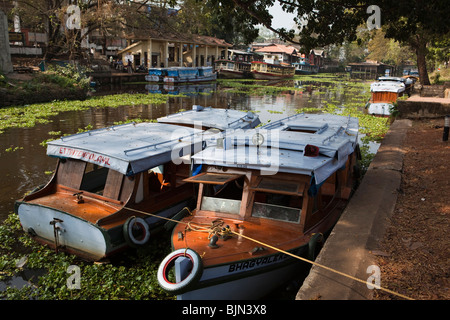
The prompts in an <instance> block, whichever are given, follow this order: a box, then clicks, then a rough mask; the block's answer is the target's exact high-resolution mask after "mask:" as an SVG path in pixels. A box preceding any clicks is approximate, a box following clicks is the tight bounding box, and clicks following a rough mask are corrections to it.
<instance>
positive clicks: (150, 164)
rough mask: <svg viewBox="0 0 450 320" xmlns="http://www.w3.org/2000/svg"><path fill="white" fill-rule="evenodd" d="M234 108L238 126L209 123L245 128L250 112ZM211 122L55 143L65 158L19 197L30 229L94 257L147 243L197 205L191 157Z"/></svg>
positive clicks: (127, 128)
mask: <svg viewBox="0 0 450 320" xmlns="http://www.w3.org/2000/svg"><path fill="white" fill-rule="evenodd" d="M197 113H198V114H199V113H200V111H199V112H197ZM229 113H230V114H233V115H234V117H231V118H230V119H232V121H233V122H235V123H236V126H233V124H231V125H230V126H226V125H223V126H222V122H221V125H220V126H216V125H214V123H213V122H211V121H210V122H208V125H211V126H212V127H215V128H216V127H220V128H223V127H224V128H226V129H231V128H240V125H241V122H240V121H238V120H236V119H237V118H238V117H237V114H239V115H240V117H241V118H245V117H246V116H247V114H246V113H245V112H240V111H235V110H230V111H229ZM256 118H258V117H257V116H255V119H254V120H256ZM221 120H223V119H221ZM235 120H236V121H235ZM205 129H208V128H207V125H200V128H195V127H193V126H190V127H189V126H180V125H173V124H166V123H150V122H144V123H130V124H124V125H118V126H113V127H108V128H102V129H97V130H91V131H88V132H83V133H78V134H75V135H71V136H66V137H62V138H60V139H57V140H54V141H50V142H48V146H47V155H48V156H50V157H55V158H57V164H56V170H55V173H54V175H53V176H52V178H51V179H50V181H49V182H48V183H47V184H46V185H45V186H43V187H41V188H37V189H36V190H34V191H33V192H31V193H30V194H28V195H26V196H25V197H24V198H23V199H20V200H18V201H16V205H15V211H16V213H17V214H18V215H19V218H20V222H21V225H22V227H23V229H24V231H25V232H27V233H28V234H30V235H31V236H32V237H33V238H34V239H35V240H37V241H39V242H41V243H44V244H47V245H49V246H51V247H53V248H55V249H56V250H60V251H65V252H68V253H72V254H76V255H78V256H80V257H82V258H84V259H87V260H94V261H96V260H101V259H102V258H105V257H108V256H111V255H113V254H115V253H117V252H119V251H122V250H125V249H127V248H130V247H138V246H142V245H144V244H146V243H147V242H148V241H149V240H150V238H151V233H153V232H154V231H156V230H158V229H161V228H163V227H165V228H169V227H168V225H167V224H165V223H166V221H165V220H164V219H163V218H171V219H178V218H177V217H180V216H182V215H183V214H185V213H186V212H187V211H186V210H183V208H185V207H189V206H190V205H191V204H192V200H193V196H194V193H193V189H192V186H191V185H190V184H189V183H186V182H185V181H183V179H184V178H187V177H189V176H190V174H191V173H190V160H189V159H188V158H189V156H191V155H192V154H194V153H196V152H199V151H201V150H202V149H203V148H204V147H205V144H206V140H207V138H208V137H210V136H211V133H210V132H208V131H206V130H205ZM213 134H216V132H213ZM160 217H162V218H160Z"/></svg>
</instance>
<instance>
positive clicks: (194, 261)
mask: <svg viewBox="0 0 450 320" xmlns="http://www.w3.org/2000/svg"><path fill="white" fill-rule="evenodd" d="M357 136H358V119H356V118H351V117H343V116H334V115H306V114H301V115H296V116H293V117H289V118H286V119H283V120H280V121H276V122H274V123H270V124H269V125H267V126H263V127H261V128H259V129H250V130H245V131H243V130H240V131H239V132H238V131H236V132H233V131H231V132H227V133H226V134H225V135H224V137H223V141H222V142H221V143H219V141H218V142H217V145H216V146H209V147H207V148H205V149H204V150H202V151H201V152H199V153H197V154H195V155H194V156H193V157H192V161H193V172H199V174H196V175H193V176H192V177H189V178H186V179H185V180H184V181H186V182H191V183H195V184H198V196H197V207H196V209H195V210H194V211H193V212H192V215H189V216H187V217H184V218H183V219H182V220H181V221H180V223H179V224H178V225H177V226H176V227H175V228H174V230H173V233H172V246H173V252H172V253H170V254H169V255H168V256H167V257H166V258H165V259H164V260H163V261H162V262H161V264H160V267H159V269H158V282H159V284H160V285H161V287H162V288H163V289H164V290H166V291H168V292H171V293H173V294H177V298H178V299H259V298H261V297H263V296H264V294H267V293H268V292H270V291H271V290H273V288H275V287H277V286H279V285H280V284H282V283H283V282H284V281H287V280H288V279H290V278H292V277H293V276H294V275H295V274H296V273H298V268H299V260H296V259H292V258H289V257H288V256H286V255H285V254H283V253H280V251H278V250H276V249H274V248H277V249H279V250H283V251H288V252H290V253H292V254H295V255H301V256H303V257H308V258H310V259H313V258H311V257H312V256H313V255H314V250H315V246H316V242H317V239H318V236H319V235H321V234H325V233H326V232H328V231H330V230H331V228H332V227H333V225H334V224H335V223H336V222H337V220H338V218H339V216H340V214H341V213H342V211H343V209H344V208H345V205H346V203H347V200H348V199H349V197H350V194H351V189H352V185H353V171H354V167H355V166H356V164H357ZM172 269H174V273H175V277H174V278H175V279H173V278H171V277H170V275H169V271H170V270H172ZM236 287H239V288H240V289H239V290H236Z"/></svg>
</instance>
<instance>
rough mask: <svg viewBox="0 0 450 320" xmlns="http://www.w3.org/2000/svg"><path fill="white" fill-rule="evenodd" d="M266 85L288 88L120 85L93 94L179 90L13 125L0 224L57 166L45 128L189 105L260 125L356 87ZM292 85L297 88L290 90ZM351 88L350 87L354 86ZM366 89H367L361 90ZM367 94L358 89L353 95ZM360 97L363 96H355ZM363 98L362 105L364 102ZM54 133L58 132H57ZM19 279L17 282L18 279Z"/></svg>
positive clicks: (338, 98) (0, 163)
mask: <svg viewBox="0 0 450 320" xmlns="http://www.w3.org/2000/svg"><path fill="white" fill-rule="evenodd" d="M268 85H269V86H276V87H278V88H286V89H282V90H278V91H276V93H273V94H267V93H266V94H261V93H258V92H256V91H253V92H252V91H250V94H248V93H243V92H242V91H240V90H237V89H236V87H233V86H231V87H230V86H227V85H226V84H225V83H224V82H220V81H219V82H217V83H209V84H198V85H192V86H171V87H168V86H162V85H148V84H147V85H145V84H128V85H126V84H124V85H122V86H121V87H114V86H111V87H109V86H107V87H102V88H98V90H97V92H96V93H94V94H95V95H107V94H116V93H153V92H157V93H167V94H183V95H184V96H183V97H180V96H172V95H171V96H170V98H169V99H168V101H167V103H164V104H155V105H152V104H150V105H132V106H131V105H129V106H122V107H118V108H108V107H106V108H91V109H89V110H86V111H74V112H72V111H69V112H63V113H60V114H59V115H57V116H54V117H52V118H50V119H49V120H51V121H50V122H49V123H46V124H38V125H36V126H34V127H32V128H12V129H7V130H6V131H5V132H4V133H2V134H0V177H1V178H2V179H0V223H1V222H2V221H3V220H4V219H5V218H6V217H7V216H8V215H9V214H10V213H11V212H13V210H14V202H15V200H16V199H19V198H21V197H22V196H23V195H24V194H25V193H26V192H28V191H30V190H32V189H33V188H35V187H36V186H39V185H42V184H43V183H46V182H47V181H48V180H49V179H50V177H51V174H52V171H53V170H54V169H55V165H56V160H55V159H52V158H50V157H48V156H47V155H46V149H45V147H44V146H42V145H41V144H42V142H43V141H45V140H47V139H54V138H55V136H52V135H50V134H49V132H58V134H59V135H64V134H72V133H76V132H77V131H78V129H80V128H81V129H82V128H85V127H86V126H88V125H90V126H92V128H93V129H96V128H102V127H106V126H111V125H113V124H114V123H115V122H118V121H125V120H129V119H136V118H140V119H157V118H158V117H162V116H165V115H167V114H172V113H176V112H178V111H181V110H188V109H191V108H192V105H202V106H205V107H207V106H211V107H216V108H230V109H236V110H251V111H253V112H255V113H257V114H258V115H259V117H260V119H261V122H262V123H268V122H270V121H276V120H278V119H281V118H284V117H286V116H290V115H293V114H296V113H297V110H298V109H300V108H320V107H323V106H324V105H326V104H327V103H330V102H332V103H334V104H335V105H343V104H346V103H350V102H352V103H354V101H355V91H354V90H352V91H351V92H350V91H349V90H347V88H349V89H350V88H352V87H349V86H347V85H346V80H345V79H343V80H342V81H333V82H326V81H323V80H322V81H320V82H318V83H316V82H311V81H301V80H288V81H282V82H278V83H268ZM292 88H295V90H294V89H292ZM353 89H354V88H353ZM364 90H368V89H364ZM366 93H367V92H361V90H359V92H358V93H357V95H356V97H358V96H359V97H360V96H361V94H366ZM359 99H361V98H359ZM360 102H361V108H363V107H364V103H365V101H362V100H361V101H360ZM56 137H58V136H56ZM15 281H16V284H14V283H8V284H5V283H0V289H4V288H2V287H4V286H5V285H6V286H9V285H17V286H19V287H20V286H21V285H22V282H21V279H20V278H19V279H16V280H15ZM17 281H18V282H17Z"/></svg>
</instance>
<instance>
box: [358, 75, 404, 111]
mask: <svg viewBox="0 0 450 320" xmlns="http://www.w3.org/2000/svg"><path fill="white" fill-rule="evenodd" d="M405 90H406V79H404V78H397V77H379V78H378V79H377V81H376V82H373V83H372V84H371V85H370V92H371V94H372V95H371V98H370V100H369V101H368V103H367V104H366V109H367V112H368V113H369V114H372V115H376V116H384V117H389V116H390V115H391V113H392V109H393V108H394V103H395V102H397V99H398V98H399V97H401V96H403V94H404V93H405Z"/></svg>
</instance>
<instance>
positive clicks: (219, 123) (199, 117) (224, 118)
mask: <svg viewBox="0 0 450 320" xmlns="http://www.w3.org/2000/svg"><path fill="white" fill-rule="evenodd" d="M158 122H160V123H171V124H184V125H193V126H198V127H199V128H216V129H219V130H221V131H223V130H228V129H238V128H241V129H246V128H253V127H256V126H257V125H258V124H260V120H259V116H258V115H256V114H254V113H253V112H251V111H249V112H247V113H245V112H242V111H240V110H231V109H218V108H212V107H206V108H205V107H203V106H200V105H194V106H192V110H187V111H182V112H178V113H175V114H171V115H168V116H165V117H161V118H158Z"/></svg>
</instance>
